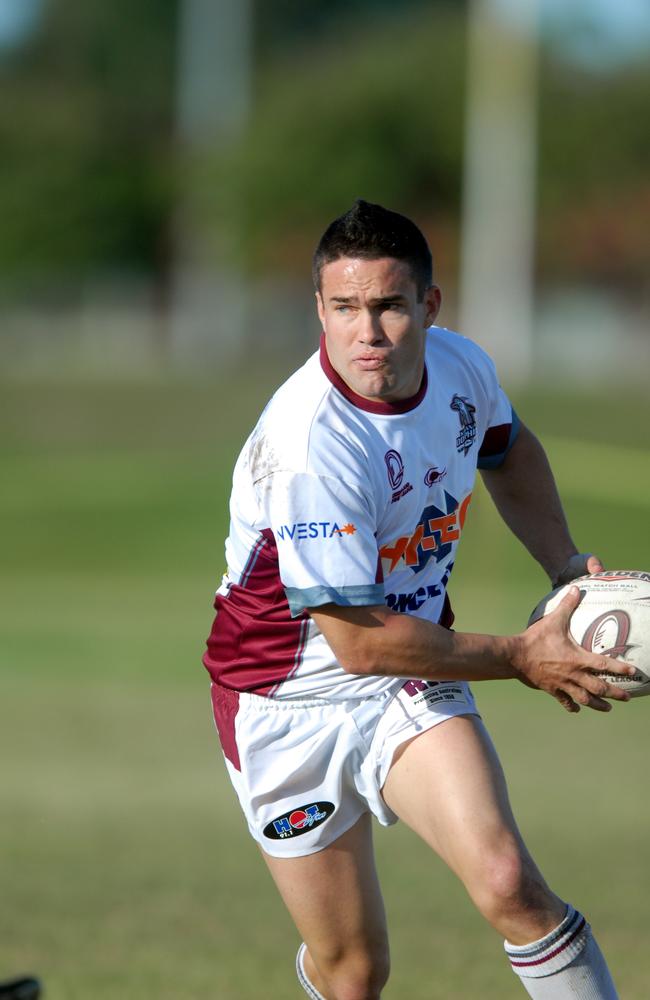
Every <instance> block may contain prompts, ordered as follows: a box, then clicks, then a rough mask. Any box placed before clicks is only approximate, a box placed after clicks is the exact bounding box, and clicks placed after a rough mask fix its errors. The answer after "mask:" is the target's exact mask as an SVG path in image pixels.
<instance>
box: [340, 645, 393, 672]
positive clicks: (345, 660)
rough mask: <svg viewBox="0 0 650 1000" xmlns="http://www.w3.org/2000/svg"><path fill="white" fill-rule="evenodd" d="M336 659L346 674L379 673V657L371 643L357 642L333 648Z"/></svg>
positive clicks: (380, 670)
mask: <svg viewBox="0 0 650 1000" xmlns="http://www.w3.org/2000/svg"><path fill="white" fill-rule="evenodd" d="M334 653H335V655H336V659H337V660H338V662H339V664H340V666H341V667H343V669H344V670H345V672H346V673H347V674H360V675H362V676H367V675H369V674H381V673H383V670H382V669H381V659H380V657H379V656H378V654H377V650H376V649H374V648H373V645H372V644H371V643H365V642H359V643H354V644H351V645H350V646H348V647H346V648H345V649H339V650H334Z"/></svg>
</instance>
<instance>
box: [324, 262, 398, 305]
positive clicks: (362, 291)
mask: <svg viewBox="0 0 650 1000" xmlns="http://www.w3.org/2000/svg"><path fill="white" fill-rule="evenodd" d="M414 292H415V281H414V279H413V275H412V274H411V268H410V267H409V265H408V264H407V263H406V261H403V260H396V259H395V258H394V257H379V258H378V259H376V260H368V259H366V258H363V257H339V258H338V260H333V261H331V262H330V263H329V264H325V265H324V267H323V269H322V271H321V293H322V296H323V298H331V297H332V296H345V297H351V296H353V295H356V296H367V295H372V296H373V297H384V296H389V295H390V296H395V295H404V296H410V295H413V294H414Z"/></svg>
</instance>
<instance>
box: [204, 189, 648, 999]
mask: <svg viewBox="0 0 650 1000" xmlns="http://www.w3.org/2000/svg"><path fill="white" fill-rule="evenodd" d="M313 276H314V283H315V288H316V303H317V309H318V315H319V317H320V321H321V324H322V329H323V334H322V338H321V342H320V348H319V350H318V351H317V352H316V353H315V354H314V355H313V356H312V357H310V358H309V360H308V361H307V363H306V364H305V365H303V367H301V368H300V369H299V370H298V371H297V372H295V374H293V375H292V376H291V377H290V378H289V379H288V381H287V382H285V384H284V385H283V386H282V387H281V388H280V389H278V391H277V392H276V393H275V395H274V396H273V398H272V399H271V401H270V402H269V404H268V405H267V407H266V408H265V410H264V412H263V413H262V415H261V417H260V419H259V422H258V424H257V426H256V427H255V429H254V430H253V432H252V434H251V436H250V437H249V439H248V441H247V442H246V444H245V445H244V448H243V450H242V452H241V454H240V456H239V459H238V461H237V464H236V467H235V472H234V480H233V489H232V497H231V504H230V517H231V521H230V533H229V536H228V539H227V542H226V557H227V567H228V568H227V572H226V574H225V576H224V578H223V581H222V584H221V586H220V587H219V590H218V592H217V595H216V600H215V608H216V617H215V620H214V625H213V628H212V633H211V635H210V637H209V640H208V649H207V653H206V655H205V657H204V662H205V665H206V667H207V669H208V671H209V673H210V675H211V677H212V686H211V690H212V701H213V707H214V715H215V720H216V724H217V728H218V731H219V736H220V740H221V745H222V748H223V752H224V756H225V760H226V765H227V768H228V772H229V774H230V777H231V779H232V782H233V785H234V787H235V789H236V792H237V795H238V797H239V800H240V803H241V807H242V809H243V811H244V814H245V816H246V819H247V822H248V826H249V829H250V832H251V834H252V836H253V837H254V839H255V840H256V841H257V843H258V844H259V846H260V848H261V850H262V854H263V857H264V859H265V861H266V864H267V865H268V868H269V870H270V872H271V875H272V876H273V879H274V880H275V883H276V885H277V888H278V890H279V892H280V895H281V896H282V898H283V900H284V902H285V904H286V906H287V907H288V909H289V912H290V913H291V916H292V918H293V920H294V922H295V924H296V927H297V928H298V931H299V932H300V934H301V936H302V939H303V944H302V945H301V946H300V949H299V951H298V956H297V962H296V969H297V974H298V978H299V981H300V983H301V985H302V987H303V989H304V990H305V992H306V993H307V994H308V995H309V996H310V997H312V998H319V997H324V998H327V1000H375V998H378V997H379V996H380V994H381V990H382V987H383V986H384V984H385V982H386V980H387V978H388V953H389V949H388V939H387V932H386V922H385V917H384V908H383V903H382V897H381V892H380V887H379V884H378V880H377V875H376V871H375V865H374V860H373V851H372V835H371V817H372V816H374V817H376V819H377V820H378V821H379V822H380V823H382V824H384V825H390V824H392V823H395V822H396V821H397V820H398V819H401V820H403V821H404V822H405V823H407V824H408V825H409V826H410V827H412V829H413V830H414V831H415V832H416V833H417V834H418V835H419V836H420V837H422V838H423V839H424V841H425V842H426V843H427V844H429V845H430V846H431V848H432V849H433V850H434V851H435V852H436V853H437V854H438V855H439V856H440V857H441V858H442V859H443V860H444V861H445V862H446V863H447V864H448V865H449V867H450V868H451V869H452V870H453V871H454V872H455V873H456V874H457V875H458V877H459V878H460V879H461V880H462V882H463V883H464V885H465V887H466V889H467V892H468V893H469V895H470V897H471V899H472V900H473V902H474V904H475V905H476V906H477V908H478V909H479V911H480V912H481V913H482V914H483V916H484V917H485V918H486V919H487V920H488V921H489V922H490V924H492V926H493V927H495V928H496V929H497V931H498V932H499V933H500V934H501V935H502V936H503V938H504V939H505V951H506V954H507V957H508V959H509V960H510V963H511V965H512V968H513V970H514V972H515V973H516V974H517V975H518V976H519V977H520V979H521V983H522V984H523V986H524V988H525V990H526V991H527V992H528V994H529V995H530V996H531V997H534V998H565V997H567V996H571V997H576V998H583V1000H586V998H590V1000H600V998H602V1000H605V998H606V1000H611V998H614V997H616V990H615V987H614V985H613V983H612V979H611V977H610V973H609V971H608V968H607V965H606V963H605V960H604V958H603V955H602V953H601V951H600V949H599V947H598V945H597V943H596V941H595V938H594V936H593V934H592V932H591V929H590V927H589V924H588V923H587V922H586V921H585V919H584V917H583V916H582V915H581V914H580V913H579V912H578V911H577V910H575V909H574V908H573V907H572V906H571V905H570V904H568V903H567V902H566V901H565V900H563V899H562V897H561V896H559V895H556V893H555V892H553V891H552V890H551V889H550V888H549V887H548V885H547V884H546V882H545V881H544V879H543V877H542V875H541V874H540V872H539V870H538V868H537V866H536V865H535V862H534V861H533V859H532V857H531V855H530V854H529V852H528V850H527V848H526V846H525V845H524V843H523V841H522V838H521V835H520V833H519V831H518V828H517V825H516V823H515V820H514V818H513V815H512V812H511V809H510V805H509V802H508V794H507V789H506V785H505V781H504V777H503V773H502V770H501V767H500V764H499V761H498V759H497V756H496V753H495V751H494V749H493V746H492V744H491V742H490V738H489V736H488V734H487V732H486V730H485V727H484V725H483V723H482V721H481V718H480V716H479V714H478V711H477V709H476V706H475V703H474V698H473V695H472V692H471V690H470V687H469V684H468V682H473V681H486V680H494V681H497V680H504V679H510V678H516V679H518V680H520V681H521V682H523V683H524V684H526V685H528V686H529V687H532V688H537V689H540V690H542V691H544V692H546V693H547V694H549V695H550V696H551V697H553V698H555V699H556V700H557V701H558V702H559V703H560V704H561V705H562V706H564V708H565V709H567V710H568V711H570V712H576V711H579V709H580V708H581V707H582V706H586V707H588V708H591V709H594V710H596V711H601V712H605V711H608V710H609V709H610V708H611V700H614V701H625V700H627V697H628V696H627V695H626V694H625V693H624V692H623V691H622V690H621V689H620V688H618V687H616V686H615V685H613V684H610V683H608V682H607V681H605V680H603V679H602V678H598V677H596V676H595V675H594V671H596V670H603V669H605V668H606V669H607V670H608V671H609V672H610V673H615V674H616V673H617V674H620V675H627V674H629V673H631V672H632V671H633V668H631V667H628V666H625V665H624V664H623V663H621V662H619V661H615V660H609V659H607V660H606V659H604V658H603V657H600V656H596V655H593V654H591V653H588V652H585V651H584V650H583V649H581V648H580V647H579V646H578V645H577V644H576V643H575V642H574V641H573V640H572V638H571V637H570V635H569V632H568V620H569V617H570V615H571V612H572V611H573V609H574V608H575V607H576V605H577V603H578V601H579V591H578V589H577V588H572V590H571V591H570V593H569V596H568V597H566V598H565V600H564V601H563V603H562V604H561V606H560V607H559V608H558V609H557V610H556V611H555V612H554V613H553V614H551V615H549V616H548V617H546V618H544V619H542V620H541V621H539V622H538V623H537V624H535V625H533V626H532V627H531V628H530V629H527V630H526V631H524V632H523V633H521V634H519V635H514V636H496V635H481V634H474V633H465V632H457V631H453V630H452V628H451V626H452V623H453V612H452V609H451V603H450V600H449V598H448V596H447V584H448V582H449V578H450V576H451V574H452V571H453V566H454V561H455V559H456V549H457V546H458V542H459V539H460V536H461V534H462V531H463V526H464V524H465V521H466V518H467V517H468V516H471V495H472V490H473V488H474V481H475V476H476V470H477V469H479V470H480V472H481V475H482V477H483V480H484V482H485V484H486V486H487V489H488V491H489V493H490V494H491V497H492V499H493V501H494V503H495V505H496V507H497V509H498V511H499V513H500V515H501V517H502V518H503V520H504V521H505V523H506V524H507V525H508V527H509V528H510V529H511V530H512V531H513V532H514V533H515V535H516V536H517V537H518V538H519V539H520V540H521V542H522V543H523V544H524V545H525V546H526V548H527V549H528V551H529V552H530V554H531V556H532V557H533V558H534V559H536V560H537V562H538V563H540V565H541V566H542V567H543V569H544V570H545V571H546V573H547V574H548V576H549V578H550V580H551V582H552V583H554V584H557V583H560V582H567V581H570V580H571V579H573V578H575V577H577V576H580V575H582V574H583V573H585V572H598V571H599V570H601V569H602V565H601V563H600V561H599V560H598V558H597V557H595V556H593V555H585V554H581V553H578V551H577V549H576V546H575V545H574V543H573V541H572V538H571V535H570V533H569V529H568V527H567V522H566V519H565V516H564V513H563V509H562V505H561V502H560V499H559V497H558V493H557V490H556V486H555V483H554V479H553V475H552V472H551V470H550V468H549V464H548V461H547V459H546V455H545V453H544V451H543V449H542V447H541V445H540V443H539V442H538V440H537V439H536V437H535V436H534V435H533V434H532V433H531V431H530V430H528V429H527V428H526V427H525V426H524V424H523V423H521V421H520V420H519V419H518V417H517V416H516V414H515V413H514V411H513V409H512V406H511V404H510V402H509V400H508V398H507V396H506V395H505V393H504V392H503V390H502V389H501V387H500V385H499V382H498V379H497V375H496V372H495V368H494V365H493V363H492V361H491V360H490V358H489V357H488V356H487V355H486V354H485V353H484V352H483V351H482V350H481V349H480V348H479V347H478V346H477V345H476V344H475V343H473V342H472V341H470V340H468V339H466V338H464V337H461V336H459V335H458V334H456V333H452V332H450V331H448V330H446V329H443V328H441V327H437V326H435V325H434V324H435V320H436V317H437V315H438V311H439V308H440V301H441V299H440V290H439V289H438V287H437V286H436V285H435V283H434V281H433V273H432V259H431V252H430V250H429V247H428V245H427V242H426V240H425V238H424V236H423V235H422V233H421V232H420V230H419V229H418V228H417V226H416V225H415V224H414V223H413V222H412V221H411V220H409V219H407V218H406V217H404V216H402V215H399V214H397V213H395V212H391V211H388V210H386V209H384V208H382V207H380V206H378V205H372V204H369V203H368V202H365V201H362V200H359V201H357V202H356V203H355V205H354V206H353V207H352V208H351V209H350V210H349V211H348V212H346V213H345V214H344V215H342V216H341V217H340V218H338V219H336V220H335V221H334V222H332V223H331V225H330V226H329V227H328V228H327V230H326V231H325V233H324V234H323V236H322V238H321V240H320V242H319V244H318V247H317V249H316V252H315V255H314V260H313ZM485 307H486V309H489V308H490V304H489V302H486V304H485ZM467 959H468V961H471V954H468V956H467Z"/></svg>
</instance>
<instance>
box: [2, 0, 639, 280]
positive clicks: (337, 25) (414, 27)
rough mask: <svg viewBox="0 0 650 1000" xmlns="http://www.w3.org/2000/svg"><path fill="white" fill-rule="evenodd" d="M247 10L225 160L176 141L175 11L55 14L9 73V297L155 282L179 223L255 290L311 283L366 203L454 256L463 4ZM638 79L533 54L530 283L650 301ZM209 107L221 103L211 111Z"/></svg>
mask: <svg viewBox="0 0 650 1000" xmlns="http://www.w3.org/2000/svg"><path fill="white" fill-rule="evenodd" d="M397 6H398V5H396V4H394V3H393V2H391V0H328V3H327V4H305V3H304V2H303V0H275V2H273V3H271V2H269V0H256V2H255V3H254V4H253V7H254V19H253V24H254V56H255V58H254V68H253V93H254V100H253V104H252V110H251V114H250V117H249V120H248V121H247V122H246V123H245V125H244V127H243V128H242V129H241V131H240V133H239V134H238V135H237V136H236V137H235V138H232V139H230V140H229V141H227V142H226V141H218V139H217V138H216V137H215V141H214V142H212V143H211V144H208V146H207V148H206V149H205V150H203V151H202V153H201V155H200V156H197V155H196V153H194V154H190V153H189V151H188V150H186V149H185V148H184V147H183V145H182V143H181V142H180V140H179V138H178V131H177V127H176V122H175V106H176V105H175V88H176V82H177V81H176V68H177V48H178V27H179V0H140V2H139V3H137V4H132V3H128V2H127V0H113V2H112V3H105V2H104V0H84V2H83V3H81V2H73V0H49V2H48V3H46V4H45V6H44V11H43V15H42V20H41V23H40V25H39V27H38V30H37V31H36V32H35V33H34V35H33V36H32V37H31V39H30V40H29V41H28V42H27V43H26V44H24V45H23V46H21V47H19V48H16V49H14V50H13V51H11V50H9V51H4V52H3V53H1V54H0V85H1V87H2V95H3V100H2V102H1V103H0V149H1V151H2V153H1V156H0V219H1V220H2V225H1V226H0V268H1V273H2V281H1V283H0V288H1V289H2V294H3V296H5V297H7V296H9V297H11V296H13V295H20V296H23V295H24V294H25V292H26V291H28V292H30V293H31V292H38V291H40V292H41V293H43V294H47V295H57V294H58V295H68V294H74V289H75V288H78V287H79V286H80V285H81V284H83V281H84V279H85V278H87V277H89V276H92V275H96V274H97V273H102V272H110V273H116V272H117V273H125V274H133V273H136V274H138V273H140V274H143V275H146V276H150V277H152V278H153V279H154V280H155V281H157V282H159V283H162V284H164V283H165V282H167V281H168V278H169V273H170V268H171V263H172V261H173V258H174V254H175V240H176V234H177V220H178V212H179V205H180V204H185V205H186V206H187V204H188V203H189V205H190V214H191V211H194V212H195V213H196V215H200V218H201V219H202V220H203V221H204V222H206V220H207V224H208V228H212V229H213V230H214V231H215V232H216V233H217V234H219V240H220V244H221V246H222V247H223V245H224V238H225V245H226V246H227V247H228V248H229V250H228V252H229V253H230V254H231V255H232V256H233V257H234V258H235V259H236V260H237V261H239V263H240V264H241V266H242V267H244V268H245V269H247V270H249V271H254V272H260V271H266V270H269V269H270V270H273V269H274V268H282V269H283V270H288V271H290V272H291V271H299V272H300V274H301V275H303V276H304V275H305V274H307V273H308V257H309V254H310V252H311V247H312V244H313V241H314V239H315V237H316V236H317V234H318V233H319V231H320V229H321V228H322V225H323V223H324V222H326V221H327V220H328V219H329V218H330V217H332V216H333V215H335V214H338V213H339V212H340V211H342V210H344V209H345V208H346V207H347V206H348V205H349V203H350V202H351V201H352V200H353V198H354V197H356V196H357V195H363V196H364V197H367V198H370V199H371V200H378V201H384V202H385V203H387V204H390V205H391V206H393V207H396V208H398V209H401V210H403V211H406V212H412V213H413V214H414V215H415V216H416V217H417V218H418V220H420V221H421V222H422V223H423V224H424V226H425V228H427V230H428V232H430V233H431V234H432V235H433V236H434V244H435V242H436V240H440V241H441V242H444V243H445V248H444V255H445V256H448V255H449V254H450V253H451V254H452V255H453V254H455V253H456V250H457V241H458V225H459V211H460V198H461V180H462V152H463V109H464V75H465V44H466V25H465V6H466V5H465V4H464V3H459V2H446V0H439V2H436V3H431V2H427V3H424V2H418V0H412V2H410V3H407V2H405V3H403V4H400V5H399V13H396V7H397ZM649 92H650V67H649V66H648V64H647V62H638V63H634V64H628V65H626V66H623V67H621V68H619V69H617V70H616V71H614V70H610V71H609V72H608V73H607V74H606V75H604V74H599V73H597V72H589V71H587V70H585V69H584V68H583V69H580V68H578V67H577V66H575V65H571V64H570V63H568V62H561V61H560V60H559V57H557V56H556V55H555V54H554V52H553V50H552V49H551V48H548V47H546V48H544V50H543V53H542V64H541V72H540V96H539V177H538V204H539V209H538V229H539V239H538V247H539V257H538V267H539V273H540V277H541V279H542V280H546V279H553V280H562V281H564V280H566V281H571V280H575V279H579V280H580V281H583V282H594V283H601V282H602V281H603V280H606V282H607V283H608V285H610V286H612V285H613V286H615V287H620V289H621V290H622V291H624V292H625V293H626V294H627V295H628V296H629V297H631V298H640V297H641V296H642V295H643V294H644V289H645V288H646V284H645V282H646V275H647V273H648V265H649V264H650V260H649V257H650V249H649V243H648V239H647V220H648V210H649V209H650V180H649V178H648V172H647V164H648V162H649V154H650V130H648V128H647V127H646V125H645V123H646V121H647V94H648V93H649ZM217 100H219V95H218V94H215V101H217Z"/></svg>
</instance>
